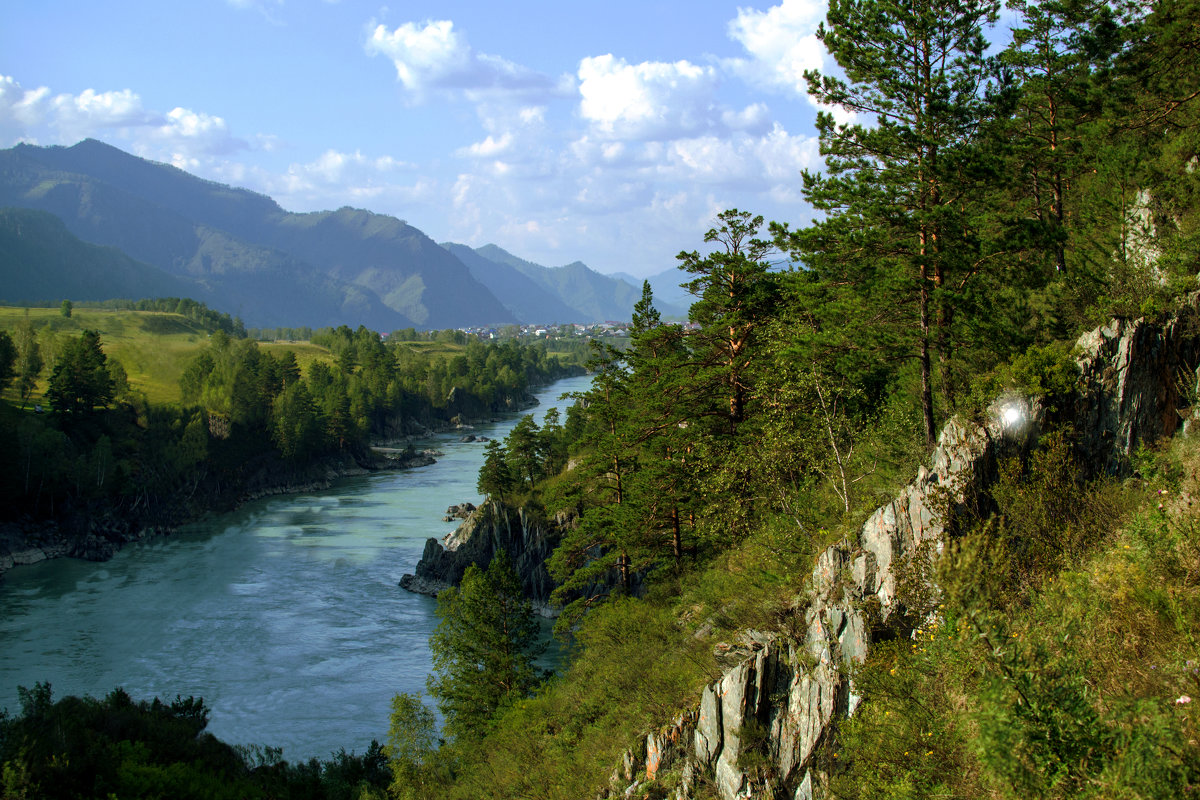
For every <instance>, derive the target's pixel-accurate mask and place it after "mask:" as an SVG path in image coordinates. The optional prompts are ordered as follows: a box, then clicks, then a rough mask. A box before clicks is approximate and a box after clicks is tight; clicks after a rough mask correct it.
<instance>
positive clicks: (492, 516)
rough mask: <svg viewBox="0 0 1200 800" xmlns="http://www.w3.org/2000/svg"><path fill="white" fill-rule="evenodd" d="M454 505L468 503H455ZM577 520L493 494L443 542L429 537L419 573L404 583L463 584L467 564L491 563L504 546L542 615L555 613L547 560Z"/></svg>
mask: <svg viewBox="0 0 1200 800" xmlns="http://www.w3.org/2000/svg"><path fill="white" fill-rule="evenodd" d="M466 505H470V504H469V503H468V504H466ZM454 508H459V509H461V508H462V506H451V509H454ZM447 513H450V509H447ZM572 521H573V520H572V518H571V517H570V516H569V515H567V514H560V515H558V516H557V517H555V518H553V519H542V518H540V517H539V516H537V515H536V514H535V513H534V512H533V511H532V510H530V509H528V508H524V507H522V508H516V509H514V508H510V507H509V506H506V505H505V504H503V503H501V502H499V501H498V500H494V499H491V498H489V499H488V500H486V501H485V502H484V503H483V505H481V506H479V507H478V508H474V507H472V510H471V511H469V512H468V515H467V517H466V519H465V520H464V521H463V522H462V524H461V525H459V526H458V528H456V529H455V530H454V532H453V533H450V534H449V535H447V536H446V537H445V539H444V540H443V541H442V542H439V541H438V540H437V539H434V538H430V539H428V540H426V542H425V550H424V552H423V553H422V555H421V560H420V561H419V562H418V563H417V566H416V569H415V570H414V572H415V574H409V575H405V576H403V577H402V578H401V579H400V587H401V588H403V589H407V590H408V591H410V592H417V593H419V594H428V595H435V596H436V595H437V594H438V593H439V592H441V591H442V590H444V589H446V588H448V587H450V586H457V585H458V584H459V583H461V582H462V577H463V573H464V572H466V570H467V567H469V566H471V565H472V564H474V565H476V566H478V567H480V568H485V567H487V565H488V564H489V563H491V560H492V558H493V557H494V556H495V555H496V553H497V552H499V551H500V550H504V551H505V552H506V553H508V557H509V558H510V559H512V562H513V566H514V568H515V569H516V572H517V576H518V577H519V578H520V579H521V585H522V587H523V588H524V590H525V596H526V597H528V598H529V599H530V600H531V601H532V603H533V606H534V609H535V610H537V612H538V613H539V614H541V615H542V616H547V617H552V616H555V615H556V614H557V612H556V610H555V609H554V608H553V607H552V606H551V605H550V593H551V592H552V591H554V588H555V584H554V581H553V580H551V578H550V573H549V572H548V571H547V570H546V560H547V559H548V558H550V554H551V553H553V552H554V548H555V547H557V546H558V543H559V541H561V539H562V531H563V530H564V529H565V527H566V526H568V525H570V524H572ZM443 545H444V546H443Z"/></svg>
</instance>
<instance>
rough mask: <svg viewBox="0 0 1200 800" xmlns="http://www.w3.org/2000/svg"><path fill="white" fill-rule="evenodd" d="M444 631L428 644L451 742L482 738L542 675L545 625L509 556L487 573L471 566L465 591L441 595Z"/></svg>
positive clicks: (432, 682)
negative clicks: (542, 626) (495, 718)
mask: <svg viewBox="0 0 1200 800" xmlns="http://www.w3.org/2000/svg"><path fill="white" fill-rule="evenodd" d="M437 616H438V625H437V628H436V629H435V630H434V632H433V635H432V636H430V638H429V649H430V651H431V652H432V653H433V666H434V675H432V676H430V678H429V681H428V683H429V692H430V694H432V695H433V697H434V698H435V699H436V700H437V704H438V708H439V709H440V710H441V712H442V715H443V716H444V717H445V719H446V726H445V731H446V733H447V735H448V736H450V737H451V738H454V739H457V740H462V741H467V740H473V739H478V738H479V737H481V736H482V735H483V734H484V733H485V732H486V731H487V729H488V728H489V727H490V725H491V724H492V718H493V716H494V715H495V714H496V713H497V712H498V711H499V710H500V709H502V708H503V707H505V706H507V705H510V704H512V703H514V702H516V701H517V700H520V699H521V698H523V697H526V696H527V695H528V694H529V693H530V692H531V691H533V689H534V687H535V686H537V684H538V683H539V681H540V679H541V676H540V674H539V671H538V669H537V668H536V667H535V666H534V660H535V659H536V657H537V656H538V655H539V654H540V653H541V650H542V649H543V645H540V644H539V643H538V625H537V620H536V617H535V616H534V614H533V609H532V608H531V606H530V604H529V601H528V600H526V599H525V598H524V596H523V594H522V591H521V582H520V579H519V578H518V577H517V574H516V572H515V571H514V570H513V566H512V563H511V562H510V561H509V559H508V555H507V554H506V553H505V552H504V551H503V550H500V551H498V552H497V553H496V554H495V556H494V557H493V558H492V561H491V563H490V564H488V567H487V569H486V570H481V569H479V567H477V566H475V565H473V564H472V565H471V566H469V567H467V570H466V572H465V573H464V575H463V579H462V584H461V585H460V586H459V587H456V588H451V589H447V590H445V591H444V592H442V593H441V594H440V595H438V606H437Z"/></svg>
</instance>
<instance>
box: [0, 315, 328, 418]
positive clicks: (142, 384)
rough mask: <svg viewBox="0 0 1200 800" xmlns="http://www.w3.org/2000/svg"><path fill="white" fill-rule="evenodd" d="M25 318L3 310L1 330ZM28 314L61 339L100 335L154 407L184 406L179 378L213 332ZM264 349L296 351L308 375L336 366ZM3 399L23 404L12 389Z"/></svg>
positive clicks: (311, 352) (129, 318)
mask: <svg viewBox="0 0 1200 800" xmlns="http://www.w3.org/2000/svg"><path fill="white" fill-rule="evenodd" d="M25 313H26V309H24V308H14V307H8V306H0V330H7V331H10V332H11V331H12V330H13V329H14V328H16V326H17V324H18V323H19V322H20V321H21V320H22V319H23V318H24V316H25ZM28 313H29V317H30V319H32V320H33V324H34V326H35V327H37V328H39V329H41V328H44V327H46V326H49V328H50V329H51V330H52V331H54V332H55V333H57V334H59V335H63V336H78V335H79V332H80V331H83V330H85V329H92V330H97V331H99V332H100V340H101V342H102V345H103V347H104V352H105V354H106V355H108V356H109V357H110V358H115V359H117V360H118V361H120V362H121V365H122V366H123V367H125V371H126V373H128V375H129V384H130V386H131V387H132V388H134V389H135V390H137V391H140V392H143V393H144V394H145V395H146V399H147V400H149V401H150V402H151V403H154V404H163V403H178V402H179V399H180V397H179V376H180V374H181V373H182V372H183V369H184V367H185V366H186V365H187V363H188V361H189V359H190V358H191V356H192V355H193V354H195V353H196V352H198V351H199V350H200V348H202V347H203V346H204V344H205V343H206V342H207V341H208V332H207V331H206V330H205V329H204V328H203V327H202V326H200V325H199V324H197V323H196V322H193V321H192V320H190V319H188V318H187V317H184V316H181V315H179V314H168V313H164V312H159V311H115V310H106V309H89V308H76V309H75V310H74V311H73V312H72V314H71V316H70V317H69V318H68V317H64V316H62V314H61V313H60V311H59V309H57V308H31V309H29V310H28ZM260 346H261V347H262V348H263V350H265V351H268V352H271V353H273V354H275V355H278V354H280V353H282V352H283V351H285V350H292V351H293V352H295V353H296V359H297V361H298V362H299V363H300V366H301V368H302V369H307V367H308V365H309V364H310V363H312V362H313V361H315V360H328V361H332V358H331V356H330V355H329V352H328V351H327V350H326V349H325V348H323V347H317V346H316V345H313V344H309V343H308V342H276V343H264V344H262V345H260ZM42 356H43V358H44V359H45V360H46V362H47V363H46V366H45V367H44V368H43V370H42V375H41V380H40V381H39V383H38V389H37V391H35V393H34V396H33V400H34V402H37V400H39V399H40V398H41V396H42V392H44V391H45V389H46V382H47V380H48V379H49V377H50V370H51V367H52V363H50V359H49V358H46V352H45V351H43V354H42ZM4 396H5V398H6V399H9V400H12V401H14V402H19V400H18V398H17V396H16V392H15V390H14V389H13V388H12V387H10V388H9V389H8V390H7V391H6V392H5V395H4Z"/></svg>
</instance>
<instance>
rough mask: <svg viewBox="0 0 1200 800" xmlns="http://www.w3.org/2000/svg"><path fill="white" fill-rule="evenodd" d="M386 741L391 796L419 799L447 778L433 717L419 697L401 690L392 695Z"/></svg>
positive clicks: (426, 795)
mask: <svg viewBox="0 0 1200 800" xmlns="http://www.w3.org/2000/svg"><path fill="white" fill-rule="evenodd" d="M387 742H388V743H387V745H386V746H385V747H384V752H385V753H386V754H387V757H388V764H389V767H390V768H391V771H392V783H391V786H390V793H391V796H392V797H394V798H398V799H399V800H420V799H421V798H425V797H428V796H429V795H430V793H431V791H432V790H433V789H434V787H437V786H438V785H439V784H440V783H441V782H443V781H444V780H445V779H446V777H448V776H447V774H446V770H445V769H444V766H445V765H444V763H443V760H444V758H443V754H442V753H440V752H439V750H438V745H439V743H440V742H439V739H438V736H437V719H436V717H435V716H434V713H433V711H432V709H430V708H429V707H428V706H426V705H425V703H424V702H422V700H421V698H420V697H418V696H416V695H411V694H406V693H403V692H402V693H400V694H398V695H396V696H395V697H393V698H392V713H391V716H390V723H389V728H388V739H387Z"/></svg>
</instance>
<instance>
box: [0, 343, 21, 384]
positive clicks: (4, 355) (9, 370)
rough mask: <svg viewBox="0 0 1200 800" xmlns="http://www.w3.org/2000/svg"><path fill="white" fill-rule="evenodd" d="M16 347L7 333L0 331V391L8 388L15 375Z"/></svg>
mask: <svg viewBox="0 0 1200 800" xmlns="http://www.w3.org/2000/svg"><path fill="white" fill-rule="evenodd" d="M17 358H18V352H17V347H16V345H15V344H14V343H13V340H12V337H11V336H9V335H8V331H0V391H3V390H5V389H7V388H8V384H10V383H11V382H12V379H13V378H14V377H16V375H17Z"/></svg>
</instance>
